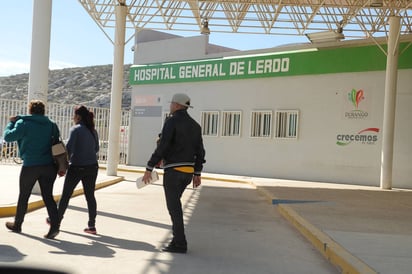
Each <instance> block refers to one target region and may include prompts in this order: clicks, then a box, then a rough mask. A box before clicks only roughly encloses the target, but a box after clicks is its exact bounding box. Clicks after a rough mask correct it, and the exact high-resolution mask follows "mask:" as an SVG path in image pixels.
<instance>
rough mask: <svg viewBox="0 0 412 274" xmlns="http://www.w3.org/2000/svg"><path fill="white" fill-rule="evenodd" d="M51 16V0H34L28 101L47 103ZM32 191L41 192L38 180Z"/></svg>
mask: <svg viewBox="0 0 412 274" xmlns="http://www.w3.org/2000/svg"><path fill="white" fill-rule="evenodd" d="M51 18H52V0H34V1H33V26H32V34H31V35H32V38H31V56H30V73H29V85H28V94H27V100H28V102H30V101H31V100H34V99H37V100H42V101H43V102H44V103H45V104H47V92H48V87H49V58H50V32H51ZM32 193H34V194H40V193H41V191H40V185H39V183H38V182H36V184H35V185H34V187H33V190H32Z"/></svg>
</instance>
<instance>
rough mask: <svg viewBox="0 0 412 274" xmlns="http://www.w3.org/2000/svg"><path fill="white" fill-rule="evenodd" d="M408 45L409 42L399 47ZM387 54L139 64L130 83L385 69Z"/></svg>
mask: <svg viewBox="0 0 412 274" xmlns="http://www.w3.org/2000/svg"><path fill="white" fill-rule="evenodd" d="M405 47H407V44H406V43H403V44H401V45H400V49H401V52H402V49H403V48H405ZM385 67H386V55H385V54H384V53H383V52H382V51H381V50H380V49H379V48H378V47H377V46H363V47H349V48H337V49H325V50H319V51H317V50H316V49H312V50H306V51H304V52H295V53H282V54H267V55H259V56H256V55H255V56H244V57H237V58H232V57H231V58H221V59H212V60H200V61H191V62H175V63H166V64H153V65H136V66H132V67H131V68H130V79H129V81H130V84H131V85H144V84H165V83H180V82H198V81H217V80H235V79H248V78H264V77H280V76H296V75H311V74H327V73H342V72H361V71H379V70H385ZM398 67H399V69H410V68H412V47H409V48H407V49H406V50H405V51H404V52H403V53H402V55H401V56H400V57H399V61H398Z"/></svg>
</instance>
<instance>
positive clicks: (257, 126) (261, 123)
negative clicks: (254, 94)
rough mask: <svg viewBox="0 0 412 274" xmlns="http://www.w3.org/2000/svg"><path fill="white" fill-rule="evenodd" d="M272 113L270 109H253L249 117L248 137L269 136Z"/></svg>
mask: <svg viewBox="0 0 412 274" xmlns="http://www.w3.org/2000/svg"><path fill="white" fill-rule="evenodd" d="M272 115H273V114H272V111H253V112H252V116H251V119H250V120H251V126H250V137H263V138H267V137H270V136H271V133H272Z"/></svg>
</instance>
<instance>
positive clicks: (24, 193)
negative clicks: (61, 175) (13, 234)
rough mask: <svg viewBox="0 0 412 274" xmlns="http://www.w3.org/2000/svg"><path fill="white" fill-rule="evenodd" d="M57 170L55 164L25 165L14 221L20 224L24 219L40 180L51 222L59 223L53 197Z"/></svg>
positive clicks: (21, 176)
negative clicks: (30, 199) (35, 186)
mask: <svg viewBox="0 0 412 274" xmlns="http://www.w3.org/2000/svg"><path fill="white" fill-rule="evenodd" d="M56 176H57V170H56V167H55V166H54V165H46V166H29V167H25V166H23V167H22V168H21V171H20V180H19V199H18V202H17V210H16V217H15V219H14V222H15V223H16V225H18V226H20V225H21V224H22V223H23V221H24V216H25V215H26V212H27V206H28V202H29V198H30V195H31V192H32V190H33V187H34V184H35V183H36V181H38V182H39V186H40V190H41V196H42V198H43V202H44V204H45V205H46V208H47V213H48V214H49V217H50V224H51V225H52V226H53V225H57V224H58V215H57V205H56V202H55V201H54V198H53V185H54V181H55V180H56Z"/></svg>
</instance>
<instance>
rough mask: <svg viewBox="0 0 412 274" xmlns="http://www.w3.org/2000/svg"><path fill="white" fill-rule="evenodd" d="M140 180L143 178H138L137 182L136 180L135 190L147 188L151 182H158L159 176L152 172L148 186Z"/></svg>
mask: <svg viewBox="0 0 412 274" xmlns="http://www.w3.org/2000/svg"><path fill="white" fill-rule="evenodd" d="M142 179H143V176H142V177H140V178H137V180H136V187H137V188H143V187H145V186H148V185H149V184H151V183H153V182H156V181H157V180H159V174H157V172H156V171H154V170H153V171H152V177H151V178H150V181H149V183H148V184H145V183H144V182H143V180H142Z"/></svg>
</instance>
